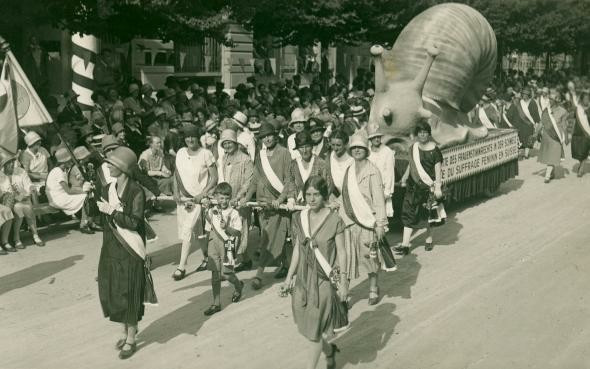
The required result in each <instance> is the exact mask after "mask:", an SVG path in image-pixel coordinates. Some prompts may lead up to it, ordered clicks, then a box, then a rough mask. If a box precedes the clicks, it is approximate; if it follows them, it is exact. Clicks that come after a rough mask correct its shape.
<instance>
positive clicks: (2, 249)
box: [0, 247, 8, 255]
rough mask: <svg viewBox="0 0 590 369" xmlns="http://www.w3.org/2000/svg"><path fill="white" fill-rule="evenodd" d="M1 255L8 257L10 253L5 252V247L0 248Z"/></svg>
mask: <svg viewBox="0 0 590 369" xmlns="http://www.w3.org/2000/svg"><path fill="white" fill-rule="evenodd" d="M0 255H8V251H6V250H4V247H0Z"/></svg>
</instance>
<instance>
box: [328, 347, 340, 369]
mask: <svg viewBox="0 0 590 369" xmlns="http://www.w3.org/2000/svg"><path fill="white" fill-rule="evenodd" d="M330 347H331V348H332V352H331V353H330V354H329V355H328V354H326V369H334V368H336V353H337V352H340V349H338V346H336V345H335V344H333V343H332V344H330Z"/></svg>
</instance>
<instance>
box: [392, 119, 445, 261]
mask: <svg viewBox="0 0 590 369" xmlns="http://www.w3.org/2000/svg"><path fill="white" fill-rule="evenodd" d="M414 136H416V139H417V141H416V142H415V143H414V144H412V146H410V152H409V155H408V156H409V159H410V165H408V168H407V169H406V172H405V173H404V175H403V177H402V179H401V184H402V187H406V193H405V195H404V203H403V206H402V223H403V225H404V233H403V238H402V244H401V245H400V246H398V247H396V248H395V251H396V252H397V253H399V254H402V255H406V254H408V253H409V252H410V239H411V237H412V231H413V230H414V229H422V228H426V247H425V248H426V251H431V250H432V248H433V241H432V230H431V228H430V226H431V223H433V224H432V225H434V224H442V223H444V219H445V218H446V213H445V212H444V207H443V206H442V203H438V201H437V200H440V199H442V196H443V195H442V190H441V187H442V180H441V178H442V176H441V165H442V160H443V157H442V152H441V151H440V149H439V148H438V147H437V146H436V144H435V143H434V141H432V139H431V128H430V125H429V124H428V123H427V122H424V121H420V122H418V124H417V125H416V128H415V129H414ZM431 210H434V211H436V213H437V216H436V217H431ZM434 218H436V219H434Z"/></svg>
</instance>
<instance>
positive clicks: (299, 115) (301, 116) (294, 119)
mask: <svg viewBox="0 0 590 369" xmlns="http://www.w3.org/2000/svg"><path fill="white" fill-rule="evenodd" d="M307 120H308V119H307V117H306V116H305V112H304V111H303V109H301V108H295V109H293V111H292V112H291V120H290V121H289V126H291V124H293V123H307Z"/></svg>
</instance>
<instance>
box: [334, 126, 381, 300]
mask: <svg viewBox="0 0 590 369" xmlns="http://www.w3.org/2000/svg"><path fill="white" fill-rule="evenodd" d="M348 151H349V154H350V156H352V158H353V159H354V162H353V163H352V164H351V165H350V166H349V167H348V168H347V169H346V173H345V174H344V181H343V184H342V196H341V201H342V205H341V206H340V216H341V217H342V219H343V220H344V224H345V225H346V229H345V231H344V237H345V244H346V248H347V257H348V267H347V268H346V272H347V274H348V278H352V277H354V278H358V277H359V276H360V273H359V267H362V269H364V271H366V272H367V273H368V274H369V305H375V304H376V303H377V302H378V301H379V286H378V273H379V269H381V264H382V262H383V255H382V253H381V250H380V248H379V243H380V242H381V241H383V238H384V237H385V228H386V226H387V216H386V212H385V197H384V196H383V181H382V180H381V174H380V173H379V169H377V167H376V166H375V165H373V164H372V163H371V162H370V161H369V160H368V157H369V143H368V141H367V138H365V137H364V136H361V135H360V134H356V135H354V136H352V138H351V140H350V145H349V148H348Z"/></svg>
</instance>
